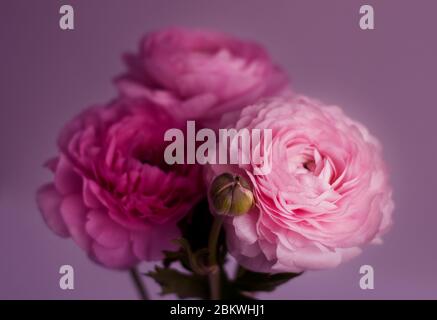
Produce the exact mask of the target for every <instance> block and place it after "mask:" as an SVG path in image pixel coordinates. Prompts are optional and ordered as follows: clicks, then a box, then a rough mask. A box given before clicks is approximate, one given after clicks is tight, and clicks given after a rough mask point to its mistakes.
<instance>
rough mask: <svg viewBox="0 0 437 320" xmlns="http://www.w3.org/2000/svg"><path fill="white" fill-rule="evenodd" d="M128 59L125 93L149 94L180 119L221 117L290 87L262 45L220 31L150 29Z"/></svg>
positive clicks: (120, 80) (121, 81)
mask: <svg viewBox="0 0 437 320" xmlns="http://www.w3.org/2000/svg"><path fill="white" fill-rule="evenodd" d="M125 61H126V64H127V66H128V71H127V73H126V74H124V75H122V76H121V77H119V78H117V80H116V83H117V86H118V88H119V90H120V92H121V94H122V95H124V96H128V97H138V96H141V97H147V98H148V99H151V100H153V101H154V102H155V103H157V104H160V105H162V106H164V107H165V108H167V109H169V110H170V111H171V113H172V114H174V115H175V116H178V117H179V118H181V119H190V120H204V119H208V120H205V121H210V122H211V121H212V120H214V121H217V119H219V118H220V117H219V116H221V115H222V114H223V113H226V112H232V111H240V110H241V109H242V108H243V107H245V106H247V105H248V104H252V103H254V102H256V100H257V99H259V98H260V97H268V96H271V95H276V94H279V93H280V92H287V93H288V92H290V91H289V89H288V87H287V84H288V80H287V77H286V75H285V73H284V72H283V71H282V70H280V69H279V68H278V67H277V66H276V65H274V64H273V63H272V61H271V60H270V57H269V56H268V54H267V53H266V52H265V50H264V49H263V48H262V47H261V46H259V45H257V44H255V43H251V42H246V41H242V40H238V39H235V38H233V37H230V36H228V35H225V34H222V33H218V32H212V31H206V30H190V29H181V28H170V29H165V30H162V31H158V32H154V33H150V34H148V35H147V36H145V38H144V39H143V40H142V41H141V43H140V50H139V53H138V54H128V55H126V56H125Z"/></svg>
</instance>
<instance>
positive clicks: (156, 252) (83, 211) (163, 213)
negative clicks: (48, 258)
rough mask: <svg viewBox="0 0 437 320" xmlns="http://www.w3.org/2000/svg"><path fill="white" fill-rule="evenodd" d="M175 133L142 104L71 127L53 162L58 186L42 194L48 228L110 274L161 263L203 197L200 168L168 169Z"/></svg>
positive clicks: (117, 107) (90, 113)
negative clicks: (167, 138) (169, 139)
mask: <svg viewBox="0 0 437 320" xmlns="http://www.w3.org/2000/svg"><path fill="white" fill-rule="evenodd" d="M175 126H176V124H175V123H174V121H173V120H172V119H171V118H170V117H169V116H168V115H167V114H166V113H164V111H163V110H162V108H157V107H155V106H154V105H152V104H151V103H150V102H145V101H143V100H138V99H136V100H135V99H134V100H131V101H129V102H127V101H118V102H114V103H112V104H110V105H109V106H102V107H100V106H99V107H94V108H90V109H88V110H86V111H85V112H83V113H82V114H80V115H79V116H78V117H76V118H75V119H74V120H73V121H71V122H70V123H68V124H67V126H66V127H65V128H64V130H63V131H62V133H61V135H60V138H59V148H60V154H59V156H58V157H57V158H56V159H54V160H51V161H49V162H48V167H49V168H50V169H51V170H52V171H53V173H54V182H53V183H50V184H47V185H44V186H42V187H41V188H40V189H39V191H38V194H37V202H38V205H39V208H40V210H41V212H42V214H43V217H44V219H45V221H46V223H47V225H48V226H49V227H50V228H51V229H52V230H53V231H54V232H55V233H56V234H58V235H59V236H62V237H68V236H70V237H72V238H73V239H74V241H75V242H76V243H77V244H78V245H79V246H80V247H81V248H82V249H84V250H85V251H86V252H87V253H88V254H89V256H90V258H91V259H93V260H94V261H96V262H98V263H100V264H102V265H104V266H106V267H110V268H119V269H123V268H129V267H131V266H133V265H135V264H136V263H138V262H139V261H142V260H157V259H160V258H162V250H169V249H172V248H174V245H173V244H172V243H171V242H170V241H171V240H172V239H176V238H178V237H179V230H178V228H177V225H176V223H177V222H178V221H179V220H180V219H181V218H182V217H184V215H185V214H187V213H188V212H189V210H190V209H191V208H192V206H193V205H194V204H195V203H196V202H197V201H198V199H199V198H200V197H202V194H203V193H202V190H203V187H202V177H201V174H200V171H199V167H197V166H183V165H175V166H171V167H170V166H168V165H166V164H165V163H164V160H163V159H164V157H163V152H164V148H165V143H164V140H163V136H164V132H165V130H166V129H168V128H172V127H175Z"/></svg>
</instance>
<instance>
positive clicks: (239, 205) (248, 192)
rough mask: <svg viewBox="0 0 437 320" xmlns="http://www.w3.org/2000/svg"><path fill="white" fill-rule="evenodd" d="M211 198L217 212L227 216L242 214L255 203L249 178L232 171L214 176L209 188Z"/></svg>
mask: <svg viewBox="0 0 437 320" xmlns="http://www.w3.org/2000/svg"><path fill="white" fill-rule="evenodd" d="M209 198H210V202H211V205H212V207H213V208H214V210H215V213H217V214H220V215H227V216H241V215H243V214H245V213H247V212H248V211H249V210H250V209H251V208H252V206H253V203H254V198H253V192H252V188H251V186H250V184H249V183H248V182H247V180H246V179H244V178H243V177H240V176H238V175H232V174H230V173H223V174H221V175H219V176H217V177H215V178H214V180H213V181H212V184H211V186H210V189H209Z"/></svg>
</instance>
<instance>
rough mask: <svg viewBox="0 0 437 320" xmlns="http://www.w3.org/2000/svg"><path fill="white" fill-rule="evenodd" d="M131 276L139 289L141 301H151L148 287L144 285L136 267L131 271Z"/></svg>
mask: <svg viewBox="0 0 437 320" xmlns="http://www.w3.org/2000/svg"><path fill="white" fill-rule="evenodd" d="M129 274H130V276H131V278H132V281H133V283H134V285H135V288H136V289H137V292H138V295H139V297H140V299H141V300H149V295H148V293H147V290H146V286H145V285H144V283H143V281H142V279H141V276H140V274H139V272H138V270H137V268H136V267H132V268H131V269H129Z"/></svg>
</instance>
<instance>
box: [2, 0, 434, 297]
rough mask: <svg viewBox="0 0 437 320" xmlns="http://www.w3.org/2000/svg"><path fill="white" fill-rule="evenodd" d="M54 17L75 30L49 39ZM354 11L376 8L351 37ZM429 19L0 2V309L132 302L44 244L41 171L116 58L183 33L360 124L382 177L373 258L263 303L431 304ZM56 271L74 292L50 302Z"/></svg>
mask: <svg viewBox="0 0 437 320" xmlns="http://www.w3.org/2000/svg"><path fill="white" fill-rule="evenodd" d="M62 4H71V5H73V7H74V9H75V27H76V29H75V30H74V31H61V30H60V28H59V26H58V21H59V17H60V15H59V13H58V12H59V8H60V6H61V5H62ZM363 4H372V5H373V6H374V8H375V23H376V29H375V30H373V31H362V30H360V29H359V27H358V21H359V8H360V6H361V5H363ZM436 14H437V2H436V1H434V0H429V1H426V0H420V1H418V0H408V1H407V0H403V1H396V0H384V1H376V0H375V1H370V0H361V1H359V0H341V1H340V0H330V1H324V0H318V1H314V0H281V1H280V0H273V1H272V0H269V1H267V0H265V1H259V0H216V1H211V0H209V1H202V0H196V1H195V0H184V1H174V0H156V1H147V0H142V1H140V0H129V1H127V0H123V1H121V0H93V1H86V0H80V1H79V0H69V1H67V0H65V1H60V0H56V1H55V0H53V1H52V0H44V1H23V0H2V1H1V4H0V35H1V36H0V40H1V42H0V46H1V50H0V58H1V59H0V63H1V72H0V88H1V89H0V90H1V91H0V92H1V94H0V115H1V116H0V147H1V148H0V150H1V157H0V298H3V299H12V298H28V299H46V298H50V299H54V298H56V299H73V298H80V299H100V298H102V299H133V298H136V293H135V291H134V289H133V287H132V285H131V283H130V280H129V277H128V275H127V274H125V273H122V272H115V271H109V270H105V269H103V268H101V267H99V266H97V265H95V264H93V263H91V262H90V261H89V260H88V259H87V258H86V256H85V254H84V253H83V252H82V251H81V250H80V249H79V248H78V247H76V245H75V244H74V243H73V242H72V241H71V240H62V239H60V238H57V237H56V236H55V235H54V234H52V232H50V231H49V229H48V228H47V227H46V226H45V224H44V223H43V221H42V218H41V216H40V214H39V212H38V210H37V208H36V205H35V200H34V198H35V196H34V194H35V190H36V189H37V187H38V186H39V185H40V184H42V183H43V182H46V181H48V180H49V179H50V177H51V175H50V174H49V172H48V171H46V170H44V169H43V168H42V164H43V162H44V161H45V160H46V159H47V158H48V157H49V156H52V155H54V154H55V152H56V146H55V139H56V136H57V133H58V131H59V129H60V128H61V126H62V125H63V124H64V123H65V122H66V121H67V120H68V119H70V118H71V117H72V116H73V115H75V114H77V113H78V112H79V111H80V110H81V109H83V108H84V107H86V106H87V105H90V104H93V103H98V102H104V101H107V100H109V99H111V98H112V97H113V96H114V95H115V89H114V87H113V85H112V83H111V79H112V78H113V76H114V75H116V74H117V73H118V72H120V71H121V70H122V63H121V59H120V56H121V54H122V53H123V52H125V51H128V50H130V51H132V50H135V49H136V48H137V43H138V40H139V39H140V37H141V36H142V35H143V34H144V33H145V32H147V31H150V30H152V29H156V28H160V27H165V26H172V25H183V26H198V27H210V28H216V29H219V30H223V31H226V32H229V33H232V34H235V35H237V36H240V37H244V38H248V39H253V40H256V41H258V42H260V43H262V44H263V45H265V46H266V47H267V49H268V50H269V51H270V53H271V55H272V56H273V57H274V59H275V60H276V61H277V62H278V63H279V64H281V65H282V66H283V67H284V68H285V69H286V70H287V71H288V72H289V74H290V75H291V76H292V78H293V79H294V87H295V89H296V90H297V91H299V92H302V93H305V94H308V95H311V96H315V97H318V98H320V99H322V100H324V101H325V102H328V103H332V104H338V105H340V106H342V107H343V108H344V109H345V110H346V112H347V113H348V114H349V115H351V116H353V117H354V118H356V119H359V120H360V121H362V122H363V123H365V124H366V125H367V126H368V127H369V128H370V130H371V131H372V132H373V133H374V134H375V135H376V136H378V137H379V138H380V139H381V140H382V142H383V144H384V147H385V157H386V160H387V162H388V164H389V167H390V168H391V172H392V183H393V186H394V191H395V193H394V198H395V202H396V211H395V225H394V227H393V229H392V231H391V232H390V233H389V234H388V235H387V236H386V237H385V243H384V245H382V246H372V247H367V249H366V250H365V251H364V253H363V254H362V255H361V256H360V257H359V258H356V259H355V260H353V261H351V262H349V263H346V264H344V265H342V266H340V267H339V268H337V269H334V270H329V271H321V272H308V273H306V274H304V275H303V276H301V277H300V278H298V279H296V280H293V281H291V282H289V283H288V284H286V285H284V286H282V287H280V288H279V289H278V290H277V291H275V292H274V293H270V294H262V295H260V297H262V298H268V299H337V298H347V299H371V298H372V299H373V298H376V299H393V298H402V299H403V298H412V299H416V298H433V299H437V276H436V270H437V250H436V246H435V245H436V234H437V233H436V230H437V210H436V199H437V173H436V172H437V170H436V163H437V148H436V147H437V145H436V144H437V143H436V132H437V131H436V124H435V121H436V117H437V106H436V103H435V101H436V92H437V88H436V74H437V72H436V71H437V62H436V57H437V44H436V30H437V20H436V18H435V16H436ZM63 264H70V265H72V266H73V267H74V268H75V290H72V291H62V290H60V289H59V286H58V280H59V274H58V270H59V267H60V266H61V265H63ZM363 264H370V265H372V266H373V267H374V270H375V289H374V290H361V289H360V287H359V279H360V274H359V268H360V266H361V265H363ZM150 268H151V265H147V264H145V265H142V266H141V270H148V269H150ZM147 285H148V286H149V290H150V291H152V292H155V293H154V294H153V296H154V297H156V298H159V296H158V295H157V294H156V292H157V290H158V288H157V286H156V285H155V284H153V283H152V282H151V281H149V280H147ZM170 298H171V297H170Z"/></svg>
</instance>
